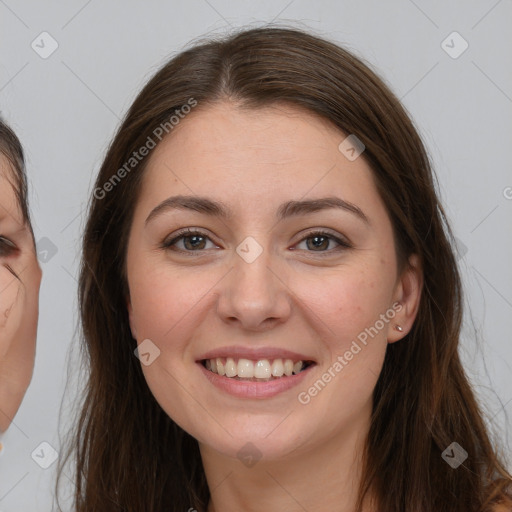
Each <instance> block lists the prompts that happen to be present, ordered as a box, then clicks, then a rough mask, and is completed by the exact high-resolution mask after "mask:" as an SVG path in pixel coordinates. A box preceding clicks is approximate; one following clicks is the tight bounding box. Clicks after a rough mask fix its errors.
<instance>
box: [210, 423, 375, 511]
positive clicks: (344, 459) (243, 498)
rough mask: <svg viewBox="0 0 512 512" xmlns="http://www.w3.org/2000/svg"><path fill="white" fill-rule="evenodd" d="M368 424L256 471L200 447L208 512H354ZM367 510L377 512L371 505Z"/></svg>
mask: <svg viewBox="0 0 512 512" xmlns="http://www.w3.org/2000/svg"><path fill="white" fill-rule="evenodd" d="M368 424H369V422H368V421H366V422H361V424H357V425H355V424H353V425H351V426H350V429H346V430H344V431H342V432H338V433H336V434H335V435H334V436H332V437H331V438H329V439H328V440H326V441H324V442H323V443H322V444H321V445H319V446H314V447H312V448H310V449H309V450H307V451H304V450H302V449H300V448H299V449H295V450H293V451H292V453H291V454H289V455H288V456H287V457H283V458H279V459H278V460H264V459H261V460H260V461H258V462H257V463H256V464H255V465H253V466H252V467H246V466H244V465H243V464H242V463H241V462H240V461H239V460H237V459H233V458H229V457H226V456H224V455H222V454H219V452H216V451H214V450H213V449H212V448H210V447H208V446H205V445H200V449H201V456H202V459H203V466H204V470H205V474H206V479H207V482H208V487H209V488H210V494H211V498H210V503H209V505H208V511H207V512H239V511H240V510H243V511H244V512H257V511H261V510H280V511H282V512H292V511H293V512H295V511H297V510H336V511H338V512H354V510H355V506H356V502H357V497H358V496H357V493H358V489H359V484H360V481H361V471H362V462H363V460H362V453H363V448H364V442H365V439H366V435H367V432H368ZM362 510H363V512H370V511H371V510H373V509H372V508H371V507H370V504H369V501H368V500H366V501H365V502H363V509H362Z"/></svg>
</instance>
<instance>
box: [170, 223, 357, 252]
mask: <svg viewBox="0 0 512 512" xmlns="http://www.w3.org/2000/svg"><path fill="white" fill-rule="evenodd" d="M192 236H201V237H203V238H207V239H210V237H209V236H208V235H207V234H206V233H203V232H202V231H197V230H192V229H190V228H186V229H183V230H181V231H179V232H178V233H177V234H176V236H174V237H173V238H172V239H171V240H168V241H164V242H163V243H162V245H161V248H162V249H168V250H171V251H175V252H181V253H187V254H188V255H192V254H191V253H194V252H203V251H204V250H197V251H193V250H190V251H189V250H183V249H175V248H172V247H173V246H174V245H175V244H176V242H178V241H179V240H180V239H182V238H183V239H185V238H188V237H192ZM315 236H318V237H326V238H329V239H330V240H334V241H335V242H336V243H337V244H339V247H337V248H335V249H331V250H327V251H307V252H312V253H317V254H319V255H320V256H321V257H322V256H324V255H327V256H329V255H330V254H332V252H333V251H342V250H344V249H351V248H352V245H351V244H350V243H348V242H346V241H344V240H341V239H340V238H338V237H337V236H335V235H333V234H332V233H330V232H328V231H322V230H318V231H311V232H310V233H307V235H306V236H304V237H303V238H302V239H301V240H299V242H297V243H301V242H303V241H305V240H308V239H309V238H314V237H315Z"/></svg>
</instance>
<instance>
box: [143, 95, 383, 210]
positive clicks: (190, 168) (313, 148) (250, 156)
mask: <svg viewBox="0 0 512 512" xmlns="http://www.w3.org/2000/svg"><path fill="white" fill-rule="evenodd" d="M346 137H347V135H346V134H344V133H343V132H342V131H341V130H339V129H338V128H337V127H336V126H334V125H333V124H332V123H331V122H330V121H328V120H326V119H323V118H321V117H320V116H317V115H315V114H313V113H311V112H309V111H307V110H306V109H303V108H299V107H294V106H289V105H276V106H272V107H265V108H257V109H256V108H252V109H242V108H239V107H237V106H236V105H234V104H233V103H229V102H223V103H217V104H214V105H209V106H201V105H200V106H198V107H197V110H195V111H193V112H192V113H191V114H189V115H188V116H187V117H185V118H184V119H183V120H181V121H180V123H179V124H178V125H177V126H176V127H175V128H174V129H173V131H172V132H171V134H170V135H169V136H167V137H166V138H164V139H163V141H162V142H161V143H160V144H159V145H158V146H157V147H156V149H155V150H154V151H153V153H152V154H151V156H150V159H149V162H148V166H147V169H146V173H145V176H144V180H143V186H142V193H141V195H140V196H139V197H140V200H141V202H142V203H144V202H146V203H147V202H152V203H155V202H157V201H162V200H164V199H165V198H166V197H167V196H169V195H170V193H171V192H172V193H180V194H198V195H209V196H210V197H217V198H218V199H221V198H222V199H224V200H225V202H230V203H231V204H233V205H235V209H239V210H238V211H239V212H242V211H243V210H244V209H249V208H250V209H251V211H254V208H255V207H257V205H259V208H260V209H261V208H262V207H263V208H264V209H266V210H268V209H269V208H270V209H271V208H272V207H273V206H272V205H273V204H275V205H277V204H279V203H281V202H282V201H284V200H286V199H290V198H294V199H299V198H304V197H307V198H316V197H320V196H325V195H336V196H339V197H342V198H344V199H347V200H350V201H353V202H359V206H361V207H362V208H364V207H365V205H366V208H370V209H375V208H380V212H379V213H380V214H383V213H385V211H384V207H383V204H382V202H381V200H380V197H379V195H378V192H377V189H376V187H375V184H374V178H373V173H372V170H371V169H370V167H369V166H368V165H367V163H366V162H365V160H364V159H363V158H357V159H356V160H353V161H349V160H348V159H347V158H346V157H345V156H344V154H342V152H341V151H340V150H339V145H340V143H341V142H342V141H343V140H344V139H346Z"/></svg>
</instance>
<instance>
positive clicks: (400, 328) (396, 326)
mask: <svg viewBox="0 0 512 512" xmlns="http://www.w3.org/2000/svg"><path fill="white" fill-rule="evenodd" d="M395 329H396V330H397V331H398V332H403V331H404V328H403V327H402V326H401V325H398V324H396V325H395Z"/></svg>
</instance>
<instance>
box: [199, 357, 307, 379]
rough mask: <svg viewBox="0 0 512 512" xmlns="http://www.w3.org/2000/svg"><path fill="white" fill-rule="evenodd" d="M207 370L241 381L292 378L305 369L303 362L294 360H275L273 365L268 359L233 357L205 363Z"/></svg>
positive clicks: (209, 360) (208, 360) (210, 360)
mask: <svg viewBox="0 0 512 512" xmlns="http://www.w3.org/2000/svg"><path fill="white" fill-rule="evenodd" d="M205 366H206V369H207V370H210V371H211V372H213V373H217V374H218V375H221V376H226V377H230V378H233V377H238V378H240V379H262V380H270V379H272V378H279V377H282V376H283V375H285V376H287V377H290V376H291V375H297V374H298V373H300V372H301V371H302V369H303V368H304V363H303V362H302V361H297V362H296V363H294V362H293V360H292V359H284V360H283V359H274V360H273V361H272V363H271V362H270V361H269V360H268V359H259V360H258V361H251V360H250V359H243V358H242V359H238V361H237V360H235V359H234V358H233V357H228V358H226V359H224V358H221V357H217V358H215V359H207V360H206V361H205Z"/></svg>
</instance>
